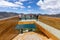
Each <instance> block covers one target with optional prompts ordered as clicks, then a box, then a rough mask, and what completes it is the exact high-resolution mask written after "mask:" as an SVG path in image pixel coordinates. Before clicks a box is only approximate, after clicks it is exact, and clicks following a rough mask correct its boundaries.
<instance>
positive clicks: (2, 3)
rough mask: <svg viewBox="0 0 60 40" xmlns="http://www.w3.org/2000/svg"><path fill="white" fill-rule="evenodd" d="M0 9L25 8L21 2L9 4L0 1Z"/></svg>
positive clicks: (2, 0)
mask: <svg viewBox="0 0 60 40" xmlns="http://www.w3.org/2000/svg"><path fill="white" fill-rule="evenodd" d="M0 7H20V8H25V7H24V6H23V3H22V2H15V3H11V2H8V1H5V0H0Z"/></svg>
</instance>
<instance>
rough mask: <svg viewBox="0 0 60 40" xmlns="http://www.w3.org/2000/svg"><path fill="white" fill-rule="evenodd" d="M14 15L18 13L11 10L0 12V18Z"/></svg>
mask: <svg viewBox="0 0 60 40" xmlns="http://www.w3.org/2000/svg"><path fill="white" fill-rule="evenodd" d="M15 15H18V14H17V13H12V12H0V19H1V18H6V17H11V16H15Z"/></svg>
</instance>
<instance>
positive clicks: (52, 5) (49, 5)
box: [37, 0, 60, 14]
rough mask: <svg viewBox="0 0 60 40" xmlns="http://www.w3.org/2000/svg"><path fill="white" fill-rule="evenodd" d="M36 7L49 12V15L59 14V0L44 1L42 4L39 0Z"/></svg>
mask: <svg viewBox="0 0 60 40" xmlns="http://www.w3.org/2000/svg"><path fill="white" fill-rule="evenodd" d="M37 5H38V6H40V7H41V9H43V10H47V11H48V10H49V11H50V12H51V13H50V14H57V13H60V12H59V11H60V0H44V2H43V1H42V0H40V1H39V2H38V3H37ZM57 10H58V11H57Z"/></svg>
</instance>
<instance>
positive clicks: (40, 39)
mask: <svg viewBox="0 0 60 40" xmlns="http://www.w3.org/2000/svg"><path fill="white" fill-rule="evenodd" d="M12 40H52V39H50V38H49V39H48V38H47V37H46V36H44V35H43V34H38V33H36V32H27V33H23V34H19V35H17V36H16V37H15V38H13V39H12Z"/></svg>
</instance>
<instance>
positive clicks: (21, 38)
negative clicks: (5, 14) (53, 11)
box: [0, 16, 60, 40]
mask: <svg viewBox="0 0 60 40" xmlns="http://www.w3.org/2000/svg"><path fill="white" fill-rule="evenodd" d="M41 18H42V17H41ZM41 18H40V16H39V18H38V20H35V19H27V20H19V18H18V16H15V17H11V18H7V19H2V20H0V40H60V30H59V29H57V28H56V27H54V26H53V25H49V24H47V22H48V21H46V20H44V21H46V23H45V22H44V21H42V20H43V19H41ZM48 19H49V18H48ZM48 19H47V20H48ZM56 20H57V19H56ZM54 22H56V21H54ZM59 22H60V21H59ZM22 24H23V25H25V24H26V26H24V27H26V28H27V29H25V28H24V27H23V28H22V30H23V31H22V30H21V28H20V27H22V26H23V25H22ZM27 24H28V25H27ZM29 24H34V25H35V27H36V29H35V30H34V31H33V28H31V29H30V27H33V26H32V25H30V26H29ZM17 25H22V26H19V27H18V28H19V29H16V26H17ZM56 25H58V24H56ZM57 27H58V28H59V26H57ZM20 31H21V32H22V34H21V32H20Z"/></svg>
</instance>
